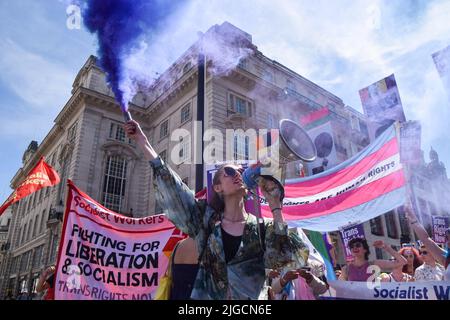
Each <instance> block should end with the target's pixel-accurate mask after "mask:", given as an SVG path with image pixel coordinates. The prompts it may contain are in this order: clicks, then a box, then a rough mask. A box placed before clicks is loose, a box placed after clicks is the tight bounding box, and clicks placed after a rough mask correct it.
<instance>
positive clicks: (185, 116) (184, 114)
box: [181, 103, 191, 124]
mask: <svg viewBox="0 0 450 320" xmlns="http://www.w3.org/2000/svg"><path fill="white" fill-rule="evenodd" d="M190 118H191V104H190V103H188V104H187V105H185V106H184V107H183V108H181V124H183V123H185V122H186V121H188V120H189V119H190Z"/></svg>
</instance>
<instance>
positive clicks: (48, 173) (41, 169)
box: [0, 158, 60, 215]
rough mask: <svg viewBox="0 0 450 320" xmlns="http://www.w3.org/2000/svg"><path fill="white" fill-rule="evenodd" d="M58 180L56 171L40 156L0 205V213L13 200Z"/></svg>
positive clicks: (56, 182) (52, 184) (51, 184)
mask: <svg viewBox="0 0 450 320" xmlns="http://www.w3.org/2000/svg"><path fill="white" fill-rule="evenodd" d="M59 181H60V179H59V176H58V173H57V172H56V171H55V169H53V168H52V167H51V166H50V165H48V164H47V163H46V162H45V161H44V158H41V159H40V160H39V162H38V163H37V164H36V166H35V167H34V168H33V169H32V170H31V171H30V173H29V174H28V176H27V177H26V179H25V181H23V182H22V183H21V184H20V185H19V187H18V188H17V189H16V190H15V191H14V192H13V193H12V194H11V195H10V196H9V198H8V199H7V200H6V201H5V203H4V204H3V205H2V206H1V207H0V215H2V213H3V212H4V211H5V210H6V209H7V208H8V207H9V206H10V205H11V204H13V203H14V202H17V201H19V200H20V199H22V198H25V197H26V196H28V195H30V194H32V193H33V192H36V191H38V190H40V189H42V188H44V187H50V186H54V185H55V184H58V183H59Z"/></svg>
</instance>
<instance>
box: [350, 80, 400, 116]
mask: <svg viewBox="0 0 450 320" xmlns="http://www.w3.org/2000/svg"><path fill="white" fill-rule="evenodd" d="M359 96H360V98H361V103H362V106H363V109H364V114H365V115H367V117H368V118H369V120H371V121H375V122H378V123H383V122H385V121H386V120H394V121H401V122H403V121H405V120H406V118H405V113H404V112H403V106H402V102H401V100H400V94H399V92H398V88H397V82H396V81H395V76H394V75H393V74H391V75H390V76H388V77H386V78H384V79H381V80H380V81H377V82H375V83H373V84H371V85H370V86H368V87H366V88H363V89H361V90H359Z"/></svg>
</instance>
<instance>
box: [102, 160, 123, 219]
mask: <svg viewBox="0 0 450 320" xmlns="http://www.w3.org/2000/svg"><path fill="white" fill-rule="evenodd" d="M126 175H127V162H126V160H125V159H124V158H123V157H120V156H109V157H108V158H107V160H106V169H105V177H104V182H103V205H104V206H105V207H107V208H109V209H111V210H113V211H116V212H120V210H121V207H122V202H123V199H124V197H125V185H126Z"/></svg>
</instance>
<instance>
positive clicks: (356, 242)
mask: <svg viewBox="0 0 450 320" xmlns="http://www.w3.org/2000/svg"><path fill="white" fill-rule="evenodd" d="M373 246H374V247H375V248H380V249H384V250H386V251H387V252H388V253H389V254H391V255H392V256H393V257H394V258H395V260H394V261H389V260H384V259H376V260H374V261H369V255H370V249H369V245H368V244H367V240H366V239H362V238H353V239H351V240H350V241H349V242H348V247H349V249H350V251H351V253H352V256H353V261H350V262H349V263H348V264H347V265H346V266H344V267H343V268H342V272H341V275H340V276H339V280H346V281H367V280H368V279H369V278H370V277H371V276H372V275H373V273H372V272H371V271H370V268H369V266H372V265H375V266H378V267H379V268H380V269H381V270H393V269H395V268H397V267H402V266H403V265H404V264H406V263H407V261H406V259H405V258H404V257H403V256H401V255H400V254H399V253H398V252H397V251H395V250H394V249H392V248H391V246H389V245H386V244H385V243H384V242H383V241H382V240H377V241H375V242H374V243H373Z"/></svg>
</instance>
